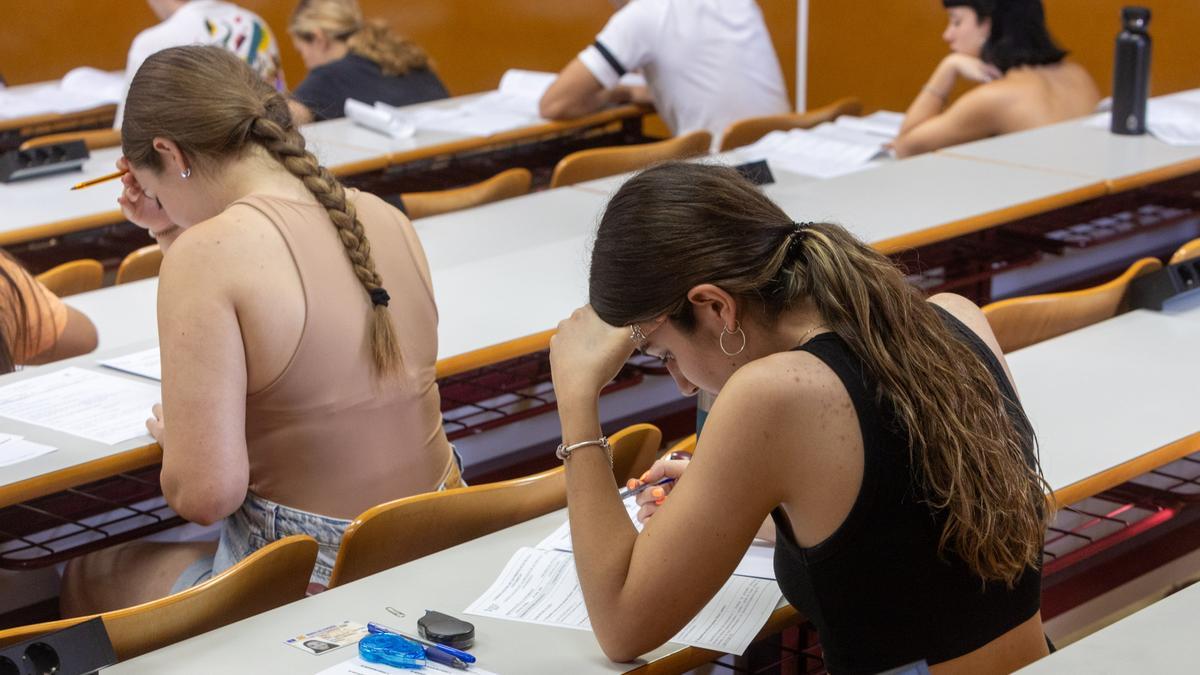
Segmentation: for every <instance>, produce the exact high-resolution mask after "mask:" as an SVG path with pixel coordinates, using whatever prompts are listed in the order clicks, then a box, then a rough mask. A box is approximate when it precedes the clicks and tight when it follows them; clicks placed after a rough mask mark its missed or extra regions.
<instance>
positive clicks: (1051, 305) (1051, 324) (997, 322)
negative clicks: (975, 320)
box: [983, 258, 1162, 353]
mask: <svg viewBox="0 0 1200 675" xmlns="http://www.w3.org/2000/svg"><path fill="white" fill-rule="evenodd" d="M1160 269H1162V263H1161V262H1160V261H1159V260H1158V259H1157V258H1142V259H1141V260H1138V261H1137V262H1135V263H1133V264H1132V265H1130V266H1129V269H1127V270H1125V272H1124V273H1123V274H1121V276H1119V277H1117V278H1116V279H1113V280H1112V281H1109V282H1107V283H1103V284H1100V285H1099V286H1093V287H1091V288H1085V289H1083V290H1079V291H1067V292H1064V293H1046V294H1043V295H1029V296H1025V297H1021V298H1010V299H1008V300H1000V301H999V302H993V303H992V304H990V305H988V306H986V307H984V308H983V313H984V315H985V316H986V317H987V319H988V323H989V324H991V327H992V332H993V333H995V335H996V340H997V341H998V342H999V343H1000V348H1001V349H1002V350H1003V351H1004V352H1005V353H1007V352H1011V351H1015V350H1017V349H1020V348H1022V347H1027V346H1029V345H1031V344H1034V343H1037V342H1041V341H1042V340H1049V339H1050V338H1052V337H1056V336H1059V335H1062V334H1063V333H1069V332H1071V331H1073V330H1077V329H1079V328H1083V327H1084V326H1089V325H1091V324H1093V323H1096V322H1098V321H1103V320H1105V319H1109V318H1112V317H1113V316H1116V315H1117V314H1118V313H1119V312H1120V311H1122V310H1123V309H1124V302H1125V296H1126V292H1127V291H1128V289H1129V284H1130V282H1132V281H1133V280H1134V279H1136V278H1137V277H1139V276H1141V275H1143V274H1149V273H1151V272H1155V271H1158V270H1160Z"/></svg>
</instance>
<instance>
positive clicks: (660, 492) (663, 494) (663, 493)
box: [650, 487, 667, 499]
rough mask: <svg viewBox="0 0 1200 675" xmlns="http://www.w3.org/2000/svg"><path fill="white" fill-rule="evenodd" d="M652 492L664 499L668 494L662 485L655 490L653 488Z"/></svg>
mask: <svg viewBox="0 0 1200 675" xmlns="http://www.w3.org/2000/svg"><path fill="white" fill-rule="evenodd" d="M650 494H652V495H654V496H655V497H658V498H659V499H662V498H663V497H666V496H667V492H666V490H663V489H662V488H660V487H656V488H654V489H653V490H651V491H650Z"/></svg>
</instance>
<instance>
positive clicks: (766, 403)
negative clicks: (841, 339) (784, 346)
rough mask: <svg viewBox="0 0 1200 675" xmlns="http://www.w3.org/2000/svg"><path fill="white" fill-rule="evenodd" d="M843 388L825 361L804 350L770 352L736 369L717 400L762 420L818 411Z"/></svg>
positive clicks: (791, 416)
mask: <svg viewBox="0 0 1200 675" xmlns="http://www.w3.org/2000/svg"><path fill="white" fill-rule="evenodd" d="M839 389H842V390H844V387H843V386H842V384H841V380H840V379H838V376H837V374H836V373H834V372H833V371H832V370H831V369H830V368H829V366H827V365H825V362H824V361H822V360H821V359H819V358H817V357H816V356H814V355H813V354H811V353H809V352H805V351H788V352H780V353H777V354H771V355H770V356H765V357H763V358H760V359H757V360H755V361H752V362H750V363H748V364H746V365H744V366H742V367H741V368H739V369H738V370H737V372H736V373H734V374H733V377H731V378H729V381H728V382H726V383H725V388H724V389H722V390H721V396H720V398H718V401H721V400H723V399H724V400H727V401H729V402H730V403H733V404H735V405H736V407H737V408H738V409H739V413H741V414H742V415H748V416H751V417H753V418H756V419H759V420H761V421H768V422H769V421H773V420H777V419H781V418H782V419H787V420H789V423H790V420H792V419H794V418H795V417H796V416H797V415H798V414H799V415H803V414H804V413H805V411H806V410H808V411H811V412H813V414H817V413H818V412H819V411H820V409H821V407H822V406H823V405H824V404H825V403H826V402H827V401H828V400H829V397H830V394H831V393H833V392H836V391H837V390H839Z"/></svg>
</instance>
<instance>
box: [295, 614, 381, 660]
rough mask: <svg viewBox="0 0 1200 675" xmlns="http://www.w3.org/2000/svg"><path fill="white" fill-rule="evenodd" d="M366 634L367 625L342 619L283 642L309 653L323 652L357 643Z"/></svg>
mask: <svg viewBox="0 0 1200 675" xmlns="http://www.w3.org/2000/svg"><path fill="white" fill-rule="evenodd" d="M367 635H368V633H367V627H366V626H364V625H363V624H361V623H355V622H353V621H343V622H341V623H338V624H334V625H332V626H326V627H324V628H322V629H320V630H315V631H313V632H311V633H302V634H300V635H297V636H296V637H294V638H292V639H290V640H286V641H285V642H286V643H287V644H289V645H291V646H293V647H295V648H296V649H300V650H302V651H306V652H308V653H309V654H324V653H325V652H327V651H330V650H333V649H337V648H339V647H345V646H346V645H353V644H358V641H359V640H361V639H363V638H364V637H366V636H367Z"/></svg>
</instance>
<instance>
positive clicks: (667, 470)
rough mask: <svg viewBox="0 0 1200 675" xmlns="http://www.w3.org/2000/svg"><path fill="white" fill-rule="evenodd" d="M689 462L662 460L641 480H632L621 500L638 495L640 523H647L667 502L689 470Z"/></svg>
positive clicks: (684, 460)
mask: <svg viewBox="0 0 1200 675" xmlns="http://www.w3.org/2000/svg"><path fill="white" fill-rule="evenodd" d="M689 461H690V460H687V459H660V460H658V461H657V462H655V463H654V464H653V465H652V466H651V467H650V469H649V470H648V471H646V473H644V474H642V476H641V478H639V479H630V481H629V483H628V485H627V488H628V489H626V490H623V491H622V492H621V498H622V499H624V498H626V497H628V496H630V495H637V503H638V504H639V505H640V506H641V509H640V510H639V511H638V516H637V517H638V521H639V522H642V523H644V522H646V521H647V520H648V519H649V518H650V516H653V515H654V513H655V512H656V511H658V509H659V507H661V506H662V505H663V503H664V502H666V500H667V496H668V495H670V494H671V490H672V489H673V488H674V486H675V483H677V482H678V481H679V478H680V477H681V476H683V472H684V471H685V470H686V469H687V467H688V462H689Z"/></svg>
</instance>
